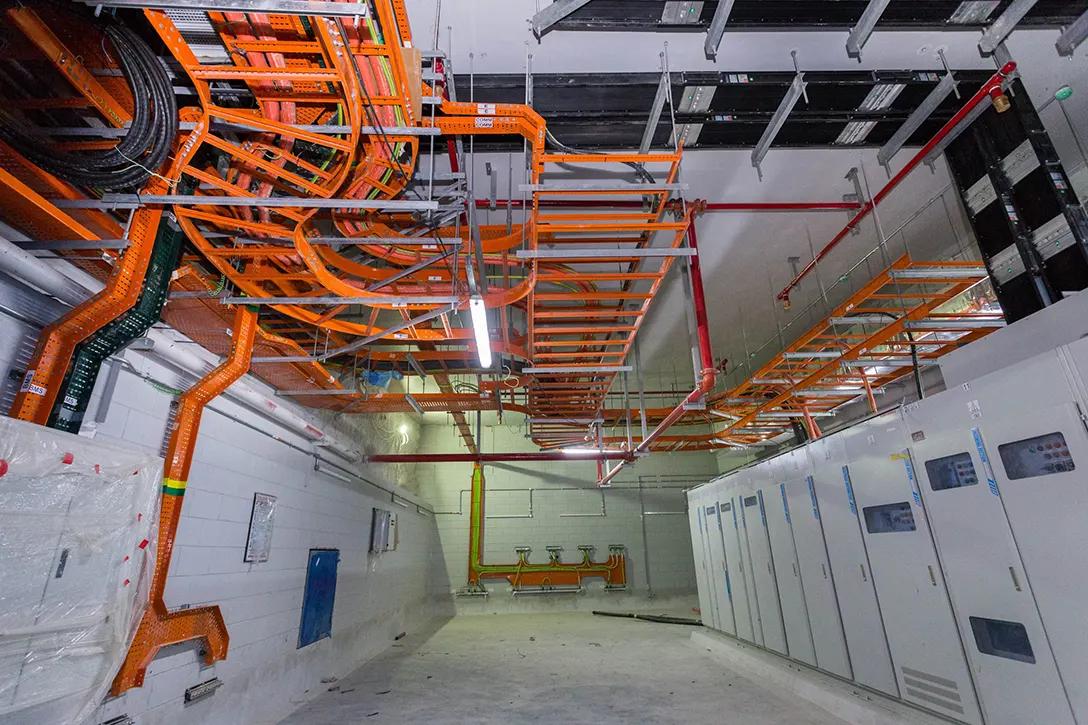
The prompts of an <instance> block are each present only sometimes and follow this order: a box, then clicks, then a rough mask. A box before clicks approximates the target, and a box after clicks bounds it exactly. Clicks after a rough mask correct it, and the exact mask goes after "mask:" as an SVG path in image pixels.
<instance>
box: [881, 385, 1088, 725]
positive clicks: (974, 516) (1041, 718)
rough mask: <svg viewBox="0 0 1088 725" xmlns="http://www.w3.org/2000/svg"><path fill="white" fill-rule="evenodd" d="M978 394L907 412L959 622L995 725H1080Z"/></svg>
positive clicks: (965, 392)
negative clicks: (998, 475) (1010, 513)
mask: <svg viewBox="0 0 1088 725" xmlns="http://www.w3.org/2000/svg"><path fill="white" fill-rule="evenodd" d="M1059 372H1060V371H1059ZM1029 385H1030V383H1029ZM1047 385H1048V386H1053V385H1054V382H1053V379H1049V380H1048V382H1047ZM977 395H978V393H977V392H976V391H975V390H974V389H972V387H971V385H968V386H960V387H956V388H953V389H951V390H948V391H946V392H944V393H942V394H941V395H938V396H936V397H931V398H929V399H926V400H923V401H921V402H920V403H914V404H911V405H908V406H906V407H905V408H904V409H903V418H904V420H905V421H906V424H907V430H908V432H909V433H910V434H911V439H912V442H913V446H912V448H913V452H914V461H915V462H916V464H917V475H918V483H919V490H920V492H921V494H922V500H923V502H924V503H925V508H926V514H927V515H928V517H929V522H930V525H931V527H932V529H933V535H934V538H935V539H936V541H937V551H938V555H939V556H940V559H941V566H942V568H943V569H944V573H945V579H946V582H947V584H948V590H949V594H950V595H951V598H952V605H953V610H954V612H955V614H956V623H957V624H958V625H959V629H960V633H961V635H962V637H963V642H964V645H965V648H966V650H967V658H968V660H969V662H970V663H971V669H972V671H973V672H974V676H975V685H976V687H977V688H978V694H979V698H980V701H981V703H982V706H983V711H984V714H985V716H986V722H987V723H990V724H991V725H1019V724H1020V723H1028V722H1038V723H1047V724H1048V725H1051V724H1053V725H1072V723H1074V719H1073V713H1072V710H1071V707H1070V704H1069V700H1068V698H1067V697H1066V693H1065V689H1064V688H1063V687H1062V682H1061V679H1060V677H1059V676H1058V668H1057V665H1056V663H1055V661H1054V656H1053V653H1052V652H1051V649H1050V645H1049V643H1048V642H1047V638H1046V633H1045V631H1044V629H1043V623H1042V620H1041V618H1040V616H1039V611H1038V609H1037V607H1036V606H1035V597H1034V595H1033V592H1032V589H1031V585H1030V583H1029V577H1028V576H1026V575H1025V571H1024V564H1023V562H1022V561H1021V559H1020V554H1019V552H1018V550H1017V547H1016V540H1015V539H1014V538H1013V534H1012V529H1011V527H1010V525H1009V520H1008V517H1007V515H1006V512H1005V506H1004V501H1003V497H1002V495H1001V492H1000V491H999V488H998V485H997V481H996V479H995V477H994V473H993V470H992V467H993V462H994V456H995V455H996V454H997V450H996V448H994V447H993V441H992V440H991V438H990V434H989V432H987V434H986V435H984V434H983V432H982V423H983V421H985V420H986V416H984V415H982V414H981V407H980V405H979V402H978V400H977V397H976V396H977ZM987 407H988V406H987ZM1052 450H1054V449H1052ZM1052 455H1053V454H1052ZM1057 455H1059V456H1060V455H1061V454H1060V453H1059V454H1057ZM1044 460H1045V459H1044ZM1051 460H1054V459H1051ZM1058 460H1061V461H1064V460H1065V459H1064V458H1059V459H1058Z"/></svg>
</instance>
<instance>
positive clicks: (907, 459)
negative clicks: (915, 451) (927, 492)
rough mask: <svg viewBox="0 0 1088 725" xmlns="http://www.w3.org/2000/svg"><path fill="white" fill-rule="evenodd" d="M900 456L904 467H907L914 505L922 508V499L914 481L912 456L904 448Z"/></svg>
mask: <svg viewBox="0 0 1088 725" xmlns="http://www.w3.org/2000/svg"><path fill="white" fill-rule="evenodd" d="M899 455H900V457H902V459H903V465H904V466H906V469H907V482H908V483H909V484H910V492H911V495H912V496H914V503H915V504H917V505H918V506H921V505H922V497H921V496H920V495H919V494H918V486H917V485H916V484H915V481H914V466H912V465H911V462H910V454H909V453H907V449H906V448H904V449H903V450H902V451H900V453H899Z"/></svg>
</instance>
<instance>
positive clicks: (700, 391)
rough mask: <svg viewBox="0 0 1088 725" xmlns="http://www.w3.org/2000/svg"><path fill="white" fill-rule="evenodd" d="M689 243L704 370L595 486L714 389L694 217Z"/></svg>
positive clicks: (692, 291) (602, 484) (647, 448)
mask: <svg viewBox="0 0 1088 725" xmlns="http://www.w3.org/2000/svg"><path fill="white" fill-rule="evenodd" d="M688 243H689V244H690V245H691V248H692V249H694V250H695V256H693V257H690V260H691V296H692V300H693V302H694V304H695V324H696V327H697V328H698V335H699V356H700V360H699V363H700V365H702V368H703V369H702V371H701V373H700V378H701V379H700V380H699V386H698V387H697V388H695V390H693V391H691V392H690V393H688V396H687V397H686V398H684V400H683V402H681V403H680V405H678V406H676V407H675V408H673V409H672V411H671V412H670V413H669V414H668V415H666V416H665V419H664V420H662V421H661V422H660V423H659V424H658V426H657V427H656V428H654V429H653V430H652V431H650V434H649V435H648V436H646V438H645V439H644V440H643V441H642V442H641V443H639V444H638V445H637V446H636V447H635V449H634V450H633V451H631V455H630V456H629V457H628V458H626V459H624V460H623V461H621V462H620V464H619V465H617V466H616V467H615V468H613V469H612V470H611V471H609V472H608V473H607V474H606V475H605V476H604V477H603V478H601V480H600V481H599V482H598V483H597V485H598V486H605V485H608V482H609V481H611V480H612V479H613V478H615V476H616V474H617V473H619V472H620V470H621V469H622V468H623V466H624V465H625V464H627V463H630V462H631V461H633V460H634V459H635V456H637V455H639V454H641V453H643V452H645V451H647V450H649V448H650V446H651V445H652V444H653V442H654V441H656V440H657V439H658V438H660V437H661V435H662V434H663V433H664V432H665V431H666V430H668V429H669V427H671V426H672V424H673V423H675V422H676V421H678V420H680V418H681V417H682V416H683V415H684V413H685V412H687V408H686V406H688V405H690V404H692V403H696V402H699V401H700V400H702V399H703V398H704V397H705V396H707V395H709V394H710V393H711V392H712V391H713V390H714V381H715V380H716V378H717V373H718V371H717V370H716V369H715V367H714V356H713V354H711V351H710V328H709V326H708V324H707V316H706V297H705V296H704V294H703V271H702V268H701V267H700V266H699V241H698V239H697V238H696V236H695V219H694V218H692V220H691V223H690V224H689V225H688Z"/></svg>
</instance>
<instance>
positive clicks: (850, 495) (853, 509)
mask: <svg viewBox="0 0 1088 725" xmlns="http://www.w3.org/2000/svg"><path fill="white" fill-rule="evenodd" d="M842 480H843V481H844V482H845V483H846V500H847V501H849V502H850V513H852V514H854V515H855V516H857V515H858V508H857V506H855V505H854V487H853V486H851V485H850V469H849V468H847V467H846V466H843V467H842Z"/></svg>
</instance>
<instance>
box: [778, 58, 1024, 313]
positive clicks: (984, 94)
mask: <svg viewBox="0 0 1088 725" xmlns="http://www.w3.org/2000/svg"><path fill="white" fill-rule="evenodd" d="M1015 70H1016V63H1014V62H1012V61H1009V62H1008V63H1006V64H1005V65H1004V66H1003V67H1002V68H1001V70H999V71H998V72H997V73H994V74H993V76H992V77H991V78H990V80H988V81H986V82H985V83H984V84H982V87H981V88H979V89H978V91H977V92H976V93H975V95H973V96H971V98H970V100H968V101H967V103H965V104H964V106H963V108H961V109H960V110H959V111H958V112H957V113H956V115H955V116H953V117H952V118H951V119H949V121H948V123H946V124H945V125H944V126H942V127H941V130H940V131H938V132H937V133H936V134H934V136H933V138H931V139H930V140H929V143H927V144H926V145H925V146H923V147H922V150H921V151H919V152H918V153H917V154H915V155H914V156H913V157H911V159H910V161H908V162H907V164H906V166H904V167H903V168H902V169H901V170H900V171H899V173H898V174H896V175H895V176H893V177H892V179H891V180H890V181H889V182H888V183H887V184H886V185H885V186H884V188H883V189H881V190H880V191H879V192H877V194H876V195H875V196H874V197H873V199H872V201H867V202H865V205H864V206H862V207H861V211H859V212H858V213H857V215H855V216H854V218H853V219H851V220H850V221H849V222H847V224H846V226H845V227H843V230H842V231H841V232H839V233H838V234H836V235H835V238H834V239H832V240H831V242H830V243H828V245H827V246H826V247H824V248H823V249H821V250H820V253H819V254H817V255H816V257H815V258H814V259H813V260H812V261H811V262H809V263H808V264H807V265H805V268H804V269H802V270H801V271H800V272H799V273H798V274H797V276H796V277H794V278H793V280H792V281H791V282H790V283H789V284H788V285H786V287H785V289H783V290H782V291H781V292H779V293H778V299H780V300H782V301H783V302H788V301H789V299H790V291H791V290H792V289H793V288H794V287H796V286H797V284H798V283H799V282H800V281H801V280H802V279H803V278H804V276H805V275H806V274H808V273H809V272H811V271H812V270H813V269H815V267H816V264H817V262H819V261H820V260H821V259H823V258H824V257H826V256H827V254H828V252H830V251H831V250H832V249H833V248H834V247H835V246H836V245H837V244H838V243H839V242H841V241H842V240H843V239H845V238H846V235H847V234H849V233H850V231H851V230H852V229H853V228H854V227H856V226H857V225H858V224H859V223H860V222H861V220H862V219H864V218H865V217H867V216H869V214H870V213H872V211H873V209H874V208H876V205H877V204H879V203H880V202H882V201H884V199H886V198H887V197H888V195H889V194H891V193H892V191H893V190H894V189H895V187H897V186H899V184H900V183H901V182H902V181H903V179H905V178H906V177H907V174H909V173H910V172H911V171H914V169H915V168H916V167H917V166H918V164H920V163H922V160H923V159H924V158H925V157H926V156H927V155H928V154H929V152H930V151H932V150H933V149H934V147H936V146H937V144H939V143H940V142H941V140H942V139H944V137H945V136H947V135H948V134H950V133H952V130H953V129H954V128H955V127H956V126H958V125H959V123H960V121H962V120H963V119H964V118H966V117H967V114H969V113H970V112H971V110H972V109H973V108H974V107H975V106H977V105H978V104H980V103H982V102H984V101H985V100H987V99H988V98H990V97H991V94H993V93H994V92H995V91H996V92H997V93H1001V83H1002V81H1004V80H1005V79H1006V78H1007V77H1008V76H1009V75H1010V74H1011V73H1012V72H1013V71H1015Z"/></svg>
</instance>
